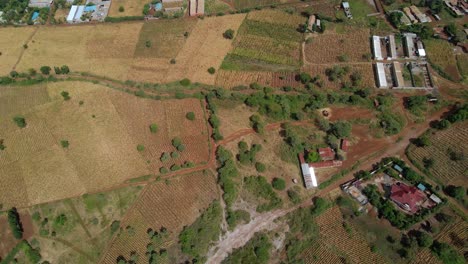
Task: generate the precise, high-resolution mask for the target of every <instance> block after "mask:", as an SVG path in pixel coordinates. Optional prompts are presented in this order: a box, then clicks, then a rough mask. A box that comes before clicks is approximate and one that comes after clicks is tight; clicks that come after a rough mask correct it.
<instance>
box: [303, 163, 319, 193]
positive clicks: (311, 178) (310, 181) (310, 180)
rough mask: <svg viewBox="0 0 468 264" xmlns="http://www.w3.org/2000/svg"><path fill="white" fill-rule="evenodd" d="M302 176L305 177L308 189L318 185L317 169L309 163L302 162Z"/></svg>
mask: <svg viewBox="0 0 468 264" xmlns="http://www.w3.org/2000/svg"><path fill="white" fill-rule="evenodd" d="M301 170H302V177H303V178H304V184H305V187H306V189H310V188H312V187H318V183H317V178H316V177H315V170H314V168H313V167H311V166H309V164H307V163H302V164H301Z"/></svg>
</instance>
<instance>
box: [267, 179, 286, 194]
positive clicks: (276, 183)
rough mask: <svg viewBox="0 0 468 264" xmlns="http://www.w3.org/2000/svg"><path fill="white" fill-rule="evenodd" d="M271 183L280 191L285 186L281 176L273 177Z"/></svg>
mask: <svg viewBox="0 0 468 264" xmlns="http://www.w3.org/2000/svg"><path fill="white" fill-rule="evenodd" d="M271 185H272V186H273V188H275V189H276V190H278V191H282V190H284V189H285V188H286V182H285V181H284V180H283V179H281V178H274V179H273V181H272V182H271Z"/></svg>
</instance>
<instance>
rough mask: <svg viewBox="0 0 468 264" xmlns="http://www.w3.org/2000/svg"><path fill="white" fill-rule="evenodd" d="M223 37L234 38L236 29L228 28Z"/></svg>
mask: <svg viewBox="0 0 468 264" xmlns="http://www.w3.org/2000/svg"><path fill="white" fill-rule="evenodd" d="M223 37H224V38H225V39H233V38H234V30H232V29H228V30H226V31H224V33H223Z"/></svg>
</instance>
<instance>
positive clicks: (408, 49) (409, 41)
mask: <svg viewBox="0 0 468 264" xmlns="http://www.w3.org/2000/svg"><path fill="white" fill-rule="evenodd" d="M416 38H417V35H416V34H414V33H404V34H403V40H404V41H403V42H404V50H405V55H406V56H407V57H409V58H411V59H415V58H416V56H415V53H416V49H415V47H414V42H415V40H416Z"/></svg>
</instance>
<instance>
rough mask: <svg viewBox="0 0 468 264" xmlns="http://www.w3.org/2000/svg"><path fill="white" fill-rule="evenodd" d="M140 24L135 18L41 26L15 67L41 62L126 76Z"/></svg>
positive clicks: (34, 65) (123, 77) (120, 77)
mask: <svg viewBox="0 0 468 264" xmlns="http://www.w3.org/2000/svg"><path fill="white" fill-rule="evenodd" d="M142 25H143V23H140V22H138V23H119V24H100V25H83V26H74V27H41V28H39V30H38V31H37V33H36V34H35V36H34V37H33V38H32V41H31V43H30V44H29V47H28V49H27V50H26V51H25V53H24V56H23V58H22V59H21V61H20V63H19V65H18V67H17V68H18V71H26V70H27V69H29V68H35V69H39V68H40V67H41V66H43V65H50V66H51V67H52V66H61V65H68V66H69V67H70V69H71V70H72V71H81V72H91V73H93V74H97V75H102V76H106V77H110V78H116V79H121V80H125V79H126V77H127V72H128V70H129V68H130V66H131V65H132V62H133V54H134V51H135V47H136V43H137V41H138V34H139V32H140V29H141V26H142ZM2 64H3V63H2Z"/></svg>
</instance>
